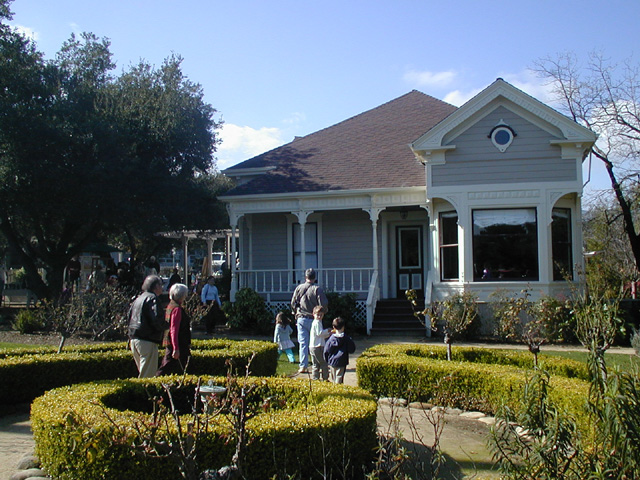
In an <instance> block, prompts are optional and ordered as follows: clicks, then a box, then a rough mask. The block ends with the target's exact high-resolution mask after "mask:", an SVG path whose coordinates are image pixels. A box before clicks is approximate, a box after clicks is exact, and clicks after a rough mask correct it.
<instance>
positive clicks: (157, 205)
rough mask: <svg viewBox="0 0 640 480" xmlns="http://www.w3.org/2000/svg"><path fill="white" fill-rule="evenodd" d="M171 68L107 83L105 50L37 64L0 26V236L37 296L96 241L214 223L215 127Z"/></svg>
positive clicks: (0, 14)
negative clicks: (107, 236) (41, 270)
mask: <svg viewBox="0 0 640 480" xmlns="http://www.w3.org/2000/svg"><path fill="white" fill-rule="evenodd" d="M8 5H9V4H8V1H7V0H0V22H3V21H4V20H6V19H10V13H9V9H8ZM181 62H182V59H181V58H180V57H179V56H175V55H174V56H170V57H169V58H167V59H166V60H165V62H164V63H163V64H162V65H161V66H160V67H159V68H154V67H152V66H151V65H148V64H147V63H145V62H140V63H139V64H138V65H134V66H131V67H129V68H128V69H127V70H126V71H123V72H122V73H121V74H119V75H115V74H114V70H115V64H114V62H113V60H112V57H111V53H110V51H109V41H108V40H106V39H99V38H97V37H96V36H95V35H93V34H89V33H85V34H82V35H81V36H79V37H77V36H74V35H72V36H71V38H70V39H69V40H68V41H67V42H65V43H64V44H63V46H62V48H61V49H60V52H59V53H58V55H57V56H56V57H55V59H53V60H50V61H46V60H45V59H44V58H43V55H42V54H41V53H40V52H38V50H37V48H36V45H35V44H34V43H33V42H32V41H30V40H28V39H26V38H25V37H23V36H22V35H20V34H19V33H17V32H15V31H14V30H12V29H11V28H10V27H9V26H8V25H6V24H5V23H0V202H2V205H3V209H2V210H1V211H0V231H1V232H2V233H3V234H4V235H5V237H6V239H7V241H8V243H9V244H10V245H11V246H12V247H13V248H14V249H15V250H16V251H17V252H18V253H19V255H20V256H21V260H22V262H23V264H24V266H25V269H26V271H27V274H28V276H29V279H30V280H31V282H30V286H31V288H32V289H34V291H36V293H37V294H38V295H39V296H48V297H51V296H52V295H55V293H56V292H58V291H60V289H61V286H62V276H63V272H64V267H65V265H66V263H67V262H68V260H69V259H70V258H71V257H72V256H73V255H75V254H77V253H79V252H81V251H82V248H83V247H84V246H85V245H86V244H87V243H88V242H91V241H93V240H94V239H95V237H96V235H98V234H108V233H119V232H124V231H130V232H138V233H139V234H151V233H152V232H156V231H159V230H164V229H179V228H189V229H198V228H216V227H220V226H222V225H224V224H225V223H226V220H225V219H224V217H223V212H224V210H223V209H222V208H221V207H220V205H219V204H218V203H217V201H216V197H215V194H216V193H217V190H220V189H221V188H224V183H223V182H222V181H221V180H220V176H219V175H218V174H217V173H216V169H215V163H214V158H213V154H214V153H215V148H216V144H217V142H218V139H217V137H216V129H217V128H218V127H219V126H220V122H217V121H216V120H215V119H214V115H215V113H216V110H215V109H214V108H213V107H212V106H211V105H209V104H207V103H206V102H205V101H204V98H203V92H202V88H201V87H200V86H199V85H198V84H195V83H192V82H190V81H189V80H188V79H187V78H185V76H184V75H183V73H182V70H181ZM38 267H43V268H44V269H45V271H46V272H47V275H46V276H47V281H46V282H45V281H43V280H42V278H40V277H39V275H38V274H37V268H38Z"/></svg>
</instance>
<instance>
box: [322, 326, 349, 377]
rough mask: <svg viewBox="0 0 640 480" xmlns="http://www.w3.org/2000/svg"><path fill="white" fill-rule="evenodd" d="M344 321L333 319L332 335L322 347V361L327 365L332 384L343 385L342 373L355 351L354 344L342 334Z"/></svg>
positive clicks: (347, 336)
mask: <svg viewBox="0 0 640 480" xmlns="http://www.w3.org/2000/svg"><path fill="white" fill-rule="evenodd" d="M344 323H345V322H344V320H343V319H342V318H340V317H336V318H334V319H333V323H332V325H333V334H332V335H331V337H329V340H327V343H326V344H325V346H324V359H325V360H326V361H327V363H328V364H329V374H330V376H331V381H332V382H333V383H344V372H345V371H346V369H347V365H348V364H349V354H350V353H353V352H355V351H356V344H355V343H354V342H353V339H352V338H351V337H350V336H349V335H345V333H344Z"/></svg>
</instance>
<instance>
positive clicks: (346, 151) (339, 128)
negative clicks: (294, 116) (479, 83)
mask: <svg viewBox="0 0 640 480" xmlns="http://www.w3.org/2000/svg"><path fill="white" fill-rule="evenodd" d="M455 110H456V107H454V106H453V105H450V104H448V103H445V102H443V101H441V100H438V99H436V98H433V97H431V96H429V95H425V94H424V93H421V92H418V91H417V90H413V91H411V92H409V93H407V94H405V95H403V96H401V97H398V98H396V99H395V100H391V101H390V102H388V103H385V104H383V105H380V106H379V107H376V108H374V109H372V110H369V111H366V112H364V113H361V114H360V115H356V116H355V117H352V118H349V119H348V120H345V121H343V122H340V123H338V124H336V125H333V126H332V127H328V128H325V129H324V130H320V131H318V132H315V133H312V134H310V135H307V136H305V137H299V138H296V139H295V140H294V141H292V142H291V143H288V144H286V145H283V146H281V147H278V148H276V149H274V150H271V151H269V152H266V153H263V154H261V155H258V156H257V157H254V158H252V159H250V160H246V161H244V162H242V163H240V164H238V165H235V166H233V167H230V168H228V169H227V170H225V171H224V173H225V174H227V175H228V176H234V174H242V173H243V172H248V171H252V172H256V171H262V172H264V173H263V174H262V175H260V176H258V177H257V178H254V179H253V180H251V181H249V182H247V183H245V184H242V185H239V186H238V187H236V188H234V189H233V190H231V191H229V192H227V193H226V194H225V197H226V196H237V195H258V194H278V193H293V192H301V193H306V192H322V191H328V190H362V189H378V188H398V187H414V186H424V185H425V174H424V167H423V166H422V165H421V164H420V163H419V162H417V161H416V159H415V157H414V155H413V153H412V151H411V149H410V148H409V144H410V143H411V142H413V141H414V140H415V139H416V138H419V137H420V136H421V135H423V134H424V133H425V132H426V131H428V130H429V129H430V128H432V127H433V126H434V125H436V124H437V123H439V122H440V121H441V120H443V119H444V118H446V117H447V116H448V115H450V114H451V113H452V112H454V111H455ZM249 169H251V170H249Z"/></svg>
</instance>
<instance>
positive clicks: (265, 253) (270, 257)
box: [252, 214, 288, 270]
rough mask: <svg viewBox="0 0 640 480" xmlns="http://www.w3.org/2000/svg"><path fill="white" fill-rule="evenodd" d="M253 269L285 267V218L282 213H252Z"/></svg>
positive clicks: (286, 259)
mask: <svg viewBox="0 0 640 480" xmlns="http://www.w3.org/2000/svg"><path fill="white" fill-rule="evenodd" d="M252 228H253V235H252V239H253V269H254V270H267V269H278V270H279V269H286V268H288V258H287V241H288V239H287V219H286V217H285V216H284V215H282V214H259V215H253V218H252Z"/></svg>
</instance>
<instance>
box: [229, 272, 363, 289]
mask: <svg viewBox="0 0 640 480" xmlns="http://www.w3.org/2000/svg"><path fill="white" fill-rule="evenodd" d="M316 271H317V275H318V284H319V285H321V286H322V288H323V289H324V290H325V291H330V292H337V293H368V291H369V286H370V284H371V279H372V276H373V268H319V269H317V270H316ZM236 276H237V278H238V288H244V287H249V288H251V289H253V290H255V291H256V292H258V293H260V294H265V295H270V294H277V293H291V292H293V290H294V289H295V287H296V286H297V285H298V284H299V283H302V282H304V272H303V271H298V270H237V271H236Z"/></svg>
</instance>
